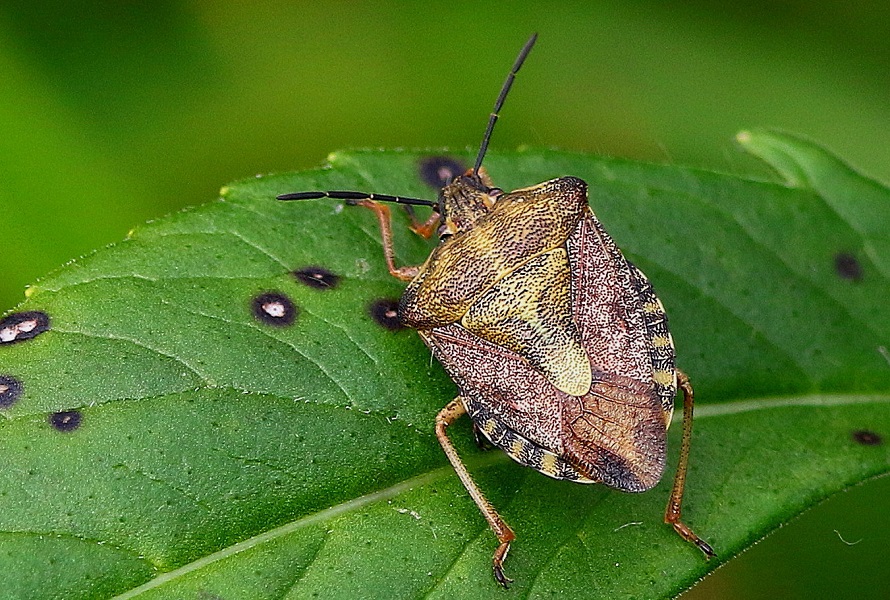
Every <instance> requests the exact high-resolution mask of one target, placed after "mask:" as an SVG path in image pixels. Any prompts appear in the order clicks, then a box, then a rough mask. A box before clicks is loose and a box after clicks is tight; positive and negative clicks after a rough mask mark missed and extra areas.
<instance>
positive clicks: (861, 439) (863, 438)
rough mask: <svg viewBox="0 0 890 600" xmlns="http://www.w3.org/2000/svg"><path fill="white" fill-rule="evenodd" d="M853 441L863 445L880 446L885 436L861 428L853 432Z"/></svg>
mask: <svg viewBox="0 0 890 600" xmlns="http://www.w3.org/2000/svg"><path fill="white" fill-rule="evenodd" d="M852 436H853V441H854V442H856V443H857V444H862V445H863V446H880V445H881V444H883V443H884V438H882V437H881V436H880V435H878V434H877V433H875V432H874V431H869V430H867V429H859V430H857V431H854V432H853V433H852Z"/></svg>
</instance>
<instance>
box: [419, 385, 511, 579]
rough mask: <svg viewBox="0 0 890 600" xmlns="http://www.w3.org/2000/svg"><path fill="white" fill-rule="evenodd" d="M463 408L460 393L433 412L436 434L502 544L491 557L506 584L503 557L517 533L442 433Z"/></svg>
mask: <svg viewBox="0 0 890 600" xmlns="http://www.w3.org/2000/svg"><path fill="white" fill-rule="evenodd" d="M466 412H467V410H466V408H464V405H463V402H462V401H461V399H460V397H457V398H455V399H454V400H452V401H451V402H449V403H448V405H447V406H446V407H445V408H443V409H442V410H441V411H439V414H438V415H436V437H437V438H438V439H439V443H440V444H441V445H442V449H443V450H444V451H445V455H446V456H447V457H448V460H449V461H450V462H451V466H452V467H454V470H455V472H456V473H457V476H458V477H459V478H460V481H461V483H463V484H464V487H465V488H467V491H468V492H469V493H470V497H471V498H473V501H474V502H475V503H476V506H478V507H479V510H480V511H481V512H482V516H484V517H485V520H486V521H488V525H489V527H491V530H492V531H493V532H494V534H495V535H496V536H497V538H498V541H499V542H500V543H501V545H500V546H498V549H497V550H495V553H494V558H493V559H492V568H493V569H494V578H495V579H496V580H497V582H498V583H500V584H501V585H502V586H504V587H505V588H506V587H508V584H509V583H510V582H511V581H513V580H512V579H510V578H508V577H507V576H506V575H504V559H505V558H507V552H508V551H509V550H510V542H512V541H513V540H514V539H516V534H514V533H513V530H512V529H510V526H509V525H507V524H506V523H504V520H503V519H502V518H501V516H500V515H499V514H498V513H497V511H496V510H495V509H494V507H493V506H492V505H491V503H489V502H488V500H486V499H485V496H484V495H483V494H482V490H480V489H479V487H478V486H477V485H476V482H475V481H473V478H472V477H471V476H470V472H469V471H467V468H466V467H465V466H464V463H463V462H462V461H461V460H460V456H458V454H457V450H455V449H454V446H453V445H452V444H451V440H449V439H448V436H447V435H446V433H445V429H446V428H447V427H448V426H449V425H451V424H452V423H454V422H455V421H456V420H457V419H459V418H460V417H461V416H463V415H465V414H466Z"/></svg>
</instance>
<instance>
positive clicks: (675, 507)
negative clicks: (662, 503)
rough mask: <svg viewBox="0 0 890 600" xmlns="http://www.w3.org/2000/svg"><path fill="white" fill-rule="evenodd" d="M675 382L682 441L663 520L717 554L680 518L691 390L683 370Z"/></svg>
mask: <svg viewBox="0 0 890 600" xmlns="http://www.w3.org/2000/svg"><path fill="white" fill-rule="evenodd" d="M677 383H678V384H679V386H680V388H681V389H682V390H683V441H682V442H681V444H680V462H679V464H678V465H677V474H676V475H674V487H673V488H672V489H671V497H670V499H669V500H668V504H667V508H666V509H665V511H664V522H665V523H668V524H669V525H673V527H674V531H676V532H677V533H679V534H680V536H681V537H682V538H683V539H684V540H686V541H687V542H692V543H693V544H695V545H696V546H698V548H699V549H700V550H701V551H702V552H704V553H705V556H706V557H707V558H709V559H710V558H712V557H714V556H717V555H716V554H715V553H714V550H713V548H711V546H710V545H708V543H707V542H706V541H704V540H703V539H701V538H700V537H698V536H697V535H695V533H694V532H693V531H692V530H691V529H690V528H689V527H688V526H687V525H686V524H685V523H684V522H683V521H681V520H680V517H681V506H680V505H681V504H682V502H683V488H684V487H685V485H686V467H687V466H688V464H689V441H690V439H691V438H692V405H693V392H692V383H691V382H690V381H689V376H688V375H686V373H684V372H683V371H680V370H679V369H678V370H677Z"/></svg>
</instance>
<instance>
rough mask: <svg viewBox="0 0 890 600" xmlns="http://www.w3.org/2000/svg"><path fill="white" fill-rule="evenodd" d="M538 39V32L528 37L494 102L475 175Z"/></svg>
mask: <svg viewBox="0 0 890 600" xmlns="http://www.w3.org/2000/svg"><path fill="white" fill-rule="evenodd" d="M537 39H538V34H537V33H533V34H532V36H531V37H530V38H528V41H527V42H526V43H525V46H523V47H522V50H520V51H519V56H517V57H516V62H515V63H513V68H512V69H510V74H509V75H507V80H506V81H505V82H504V87H502V88H501V93H500V94H499V95H498V99H497V101H496V102H495V103H494V110H493V111H491V115H490V116H489V118H488V127H487V128H486V129H485V135H484V136H482V145H481V146H480V147H479V154H478V155H477V156H476V164H475V165H473V175H478V174H479V167H481V166H482V159H483V158H485V152H486V151H487V150H488V142H489V140H491V132H492V130H493V129H494V124H495V123H496V122H497V120H498V113H500V112H501V107H502V106H504V99H505V98H506V97H507V92H509V91H510V86H512V85H513V80H514V79H516V73H518V72H519V68H520V67H521V66H522V63H524V62H525V57H526V56H528V53H529V52H531V51H532V46H534V45H535V41H537Z"/></svg>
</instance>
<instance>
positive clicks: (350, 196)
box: [276, 191, 436, 206]
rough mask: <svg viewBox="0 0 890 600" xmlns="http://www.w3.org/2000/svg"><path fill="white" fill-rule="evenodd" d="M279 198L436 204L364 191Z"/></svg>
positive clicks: (419, 204) (280, 197)
mask: <svg viewBox="0 0 890 600" xmlns="http://www.w3.org/2000/svg"><path fill="white" fill-rule="evenodd" d="M276 198H278V199H279V200H316V199H318V198H333V199H334V200H379V201H381V202H395V203H396V204H410V205H413V206H436V203H435V202H432V201H430V200H423V199H421V198H406V197H405V196H390V195H388V194H368V193H365V192H347V191H340V192H294V193H292V194H281V195H280V196H276Z"/></svg>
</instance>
